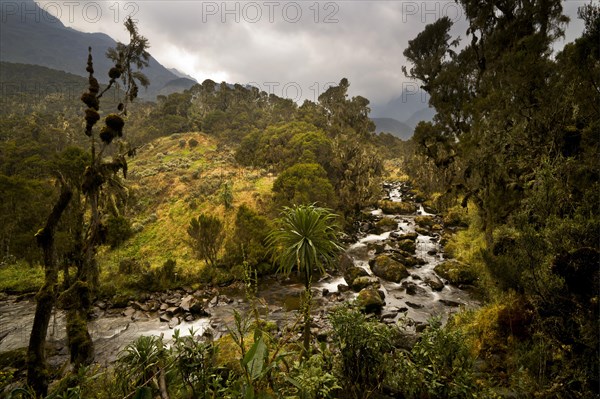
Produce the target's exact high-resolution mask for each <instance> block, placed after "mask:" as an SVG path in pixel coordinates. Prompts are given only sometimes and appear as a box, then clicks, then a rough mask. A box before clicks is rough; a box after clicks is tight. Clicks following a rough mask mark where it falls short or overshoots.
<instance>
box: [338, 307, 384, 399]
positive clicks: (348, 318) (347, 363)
mask: <svg viewBox="0 0 600 399" xmlns="http://www.w3.org/2000/svg"><path fill="white" fill-rule="evenodd" d="M329 319H330V321H331V325H332V327H333V337H334V344H335V345H336V346H337V349H338V350H339V360H340V365H339V378H340V382H341V381H344V384H342V385H343V386H344V387H347V388H345V390H346V391H348V392H351V393H352V394H353V395H354V397H356V398H363V397H365V396H368V394H369V393H371V392H374V391H376V390H377V389H378V388H379V386H380V385H381V384H382V382H383V380H384V379H385V377H386V373H387V372H388V370H387V368H386V367H385V355H386V353H388V352H390V351H391V350H392V339H391V338H392V334H391V330H390V329H389V328H388V327H386V326H385V325H383V324H381V323H378V322H376V321H371V320H368V319H367V318H366V317H365V315H363V314H362V313H361V312H360V311H358V310H356V309H351V308H348V307H339V308H336V309H335V310H334V311H333V312H332V314H331V315H330V316H329Z"/></svg>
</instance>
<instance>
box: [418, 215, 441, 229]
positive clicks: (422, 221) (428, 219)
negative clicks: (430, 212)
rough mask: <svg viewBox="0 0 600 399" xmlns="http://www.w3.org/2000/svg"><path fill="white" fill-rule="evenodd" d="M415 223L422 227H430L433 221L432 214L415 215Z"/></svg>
mask: <svg viewBox="0 0 600 399" xmlns="http://www.w3.org/2000/svg"><path fill="white" fill-rule="evenodd" d="M415 223H416V224H417V225H418V226H419V227H422V228H426V229H431V228H432V227H433V225H434V224H436V223H435V218H434V217H433V216H417V217H415Z"/></svg>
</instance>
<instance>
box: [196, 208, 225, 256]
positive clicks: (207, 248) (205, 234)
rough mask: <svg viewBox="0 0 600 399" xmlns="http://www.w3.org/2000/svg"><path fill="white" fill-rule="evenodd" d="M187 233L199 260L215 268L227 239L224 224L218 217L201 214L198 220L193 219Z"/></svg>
mask: <svg viewBox="0 0 600 399" xmlns="http://www.w3.org/2000/svg"><path fill="white" fill-rule="evenodd" d="M187 233H188V235H189V236H190V237H191V239H192V240H191V241H190V242H189V243H190V245H191V247H192V248H193V250H194V251H195V252H196V255H197V256H198V259H203V260H204V261H206V262H207V263H209V264H210V265H211V266H215V263H216V261H217V256H218V254H219V251H220V249H221V245H222V244H223V239H224V238H225V231H224V229H223V222H222V221H221V220H220V219H219V218H218V217H216V216H212V215H207V214H204V213H201V214H200V215H199V216H198V217H197V218H192V220H191V221H190V224H189V226H188V229H187Z"/></svg>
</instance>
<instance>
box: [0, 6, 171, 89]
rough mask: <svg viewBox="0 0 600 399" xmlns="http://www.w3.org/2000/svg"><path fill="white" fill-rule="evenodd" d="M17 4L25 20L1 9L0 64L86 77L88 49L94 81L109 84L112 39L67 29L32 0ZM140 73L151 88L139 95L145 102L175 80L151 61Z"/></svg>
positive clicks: (18, 15) (169, 72) (164, 69)
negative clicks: (34, 67)
mask: <svg viewBox="0 0 600 399" xmlns="http://www.w3.org/2000/svg"><path fill="white" fill-rule="evenodd" d="M20 4H21V7H26V8H27V10H28V13H27V14H25V15H24V18H23V17H22V15H21V13H13V12H10V8H9V7H0V9H1V10H0V20H1V21H2V23H1V24H0V60H1V61H6V62H13V63H22V64H34V65H41V66H45V67H48V68H52V69H56V70H61V71H65V72H70V73H73V74H76V75H80V76H86V75H87V73H86V72H85V64H86V62H87V54H88V47H90V46H91V47H92V55H93V56H94V67H95V69H96V71H97V73H96V78H97V79H98V80H99V81H100V82H104V83H106V82H108V76H107V73H108V70H109V69H110V67H111V66H112V63H111V62H110V61H109V60H108V59H107V58H106V57H105V53H106V50H107V49H108V48H109V47H115V45H116V42H115V40H114V39H112V38H111V37H110V36H108V35H105V34H104V33H84V32H80V31H77V30H75V29H71V28H67V27H65V26H64V25H63V23H62V22H60V20H58V19H56V18H54V17H52V16H51V15H50V14H48V13H47V12H45V11H44V10H42V9H41V8H40V7H39V6H38V5H37V4H36V3H35V2H34V1H33V0H23V1H21V2H20ZM143 72H144V74H146V76H148V78H149V79H150V82H151V84H150V87H149V88H148V90H140V95H141V96H143V97H145V98H148V99H153V98H154V96H155V95H156V93H158V92H159V91H160V89H162V87H163V86H165V85H166V84H167V83H168V82H170V81H171V80H173V79H178V76H176V75H174V74H173V72H171V71H169V70H168V69H167V68H165V67H164V66H162V65H161V64H160V63H159V62H158V61H157V60H156V59H154V58H153V57H151V58H150V65H149V66H148V67H146V68H145V69H144V70H143Z"/></svg>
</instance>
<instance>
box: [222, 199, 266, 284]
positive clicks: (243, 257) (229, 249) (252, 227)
mask: <svg viewBox="0 0 600 399" xmlns="http://www.w3.org/2000/svg"><path fill="white" fill-rule="evenodd" d="M270 226H271V223H270V221H269V220H268V219H267V218H266V217H264V216H262V215H259V214H258V213H257V212H256V211H254V210H253V209H251V208H249V207H248V206H246V205H240V207H239V208H238V210H237V212H236V215H235V230H234V232H233V235H232V236H231V239H230V240H229V241H228V242H227V244H226V259H225V262H226V263H228V264H230V265H236V264H238V265H241V264H242V263H244V262H246V263H248V264H249V265H250V266H251V267H252V268H253V269H258V268H259V265H260V264H264V263H266V262H268V258H269V254H268V250H267V247H266V243H265V240H266V238H267V235H268V234H269V230H270ZM271 269H272V268H271V266H270V265H269V267H268V268H267V270H259V273H260V274H264V272H268V271H271Z"/></svg>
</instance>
